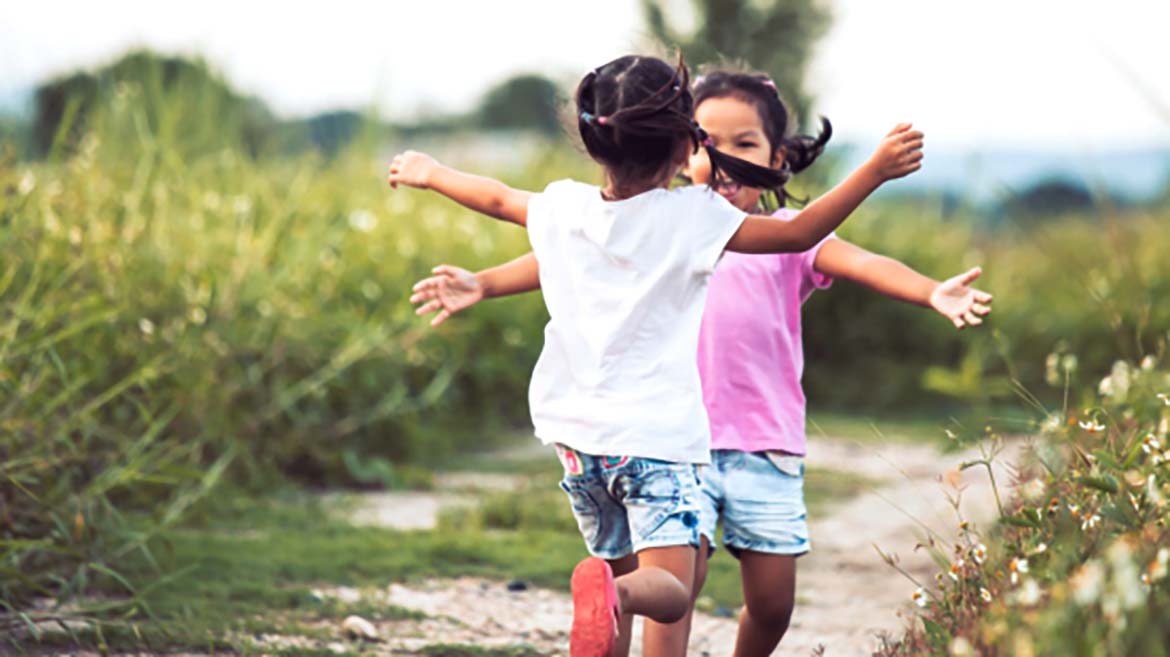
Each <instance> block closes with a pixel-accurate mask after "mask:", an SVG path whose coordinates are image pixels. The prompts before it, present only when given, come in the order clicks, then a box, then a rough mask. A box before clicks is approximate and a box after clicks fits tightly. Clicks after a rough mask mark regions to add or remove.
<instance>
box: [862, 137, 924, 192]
mask: <svg viewBox="0 0 1170 657" xmlns="http://www.w3.org/2000/svg"><path fill="white" fill-rule="evenodd" d="M912 127H913V126H912V125H911V124H909V123H899V124H898V125H896V126H894V129H893V130H891V131H890V132H889V134H887V135H886V136H885V138H884V139H882V142H881V143H880V144H878V147H877V150H876V151H874V154H873V156H872V157H870V158H869V162H868V166H869V167H870V168H871V169H872V171H873V172H874V175H876V176H877V177H878V180H881V181H883V182H885V181H887V180H893V179H895V178H901V177H902V176H906V175H909V174H911V173H913V172H915V171H917V170H919V169H921V168H922V141H923V134H922V132H920V131H918V130H911V128H912Z"/></svg>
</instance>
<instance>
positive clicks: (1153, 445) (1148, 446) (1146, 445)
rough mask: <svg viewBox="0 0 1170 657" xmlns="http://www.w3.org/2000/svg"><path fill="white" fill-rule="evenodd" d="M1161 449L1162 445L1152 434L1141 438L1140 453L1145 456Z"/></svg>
mask: <svg viewBox="0 0 1170 657" xmlns="http://www.w3.org/2000/svg"><path fill="white" fill-rule="evenodd" d="M1161 448H1162V445H1161V443H1159V442H1158V439H1157V438H1154V434H1152V433H1150V434H1146V437H1145V438H1142V451H1143V452H1145V453H1146V454H1149V453H1150V452H1152V451H1154V450H1158V449H1161Z"/></svg>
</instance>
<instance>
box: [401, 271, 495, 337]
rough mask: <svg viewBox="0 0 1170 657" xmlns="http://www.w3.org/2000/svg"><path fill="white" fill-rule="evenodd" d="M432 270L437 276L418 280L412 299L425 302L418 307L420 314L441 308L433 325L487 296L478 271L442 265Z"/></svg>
mask: <svg viewBox="0 0 1170 657" xmlns="http://www.w3.org/2000/svg"><path fill="white" fill-rule="evenodd" d="M431 273H433V274H434V276H431V277H430V278H424V279H423V280H421V281H419V282H418V283H415V284H414V294H412V295H411V297H410V302H411V303H421V304H423V305H421V306H419V308H418V309H417V310H415V311H414V314H416V315H425V314H427V313H432V312H435V311H436V310H437V311H439V314H437V315H435V317H434V319H432V320H431V326H438V325H439V324H442V323H443V322H444V321H446V320H447V318H448V317H450V316H451V315H453V314H455V313H457V312H459V311H460V310H463V309H464V308H470V307H471V306H474V305H475V304H477V303H479V302H480V301H481V300H482V299H483V286H481V285H480V284H479V280H478V279H477V278H476V277H475V274H473V273H471V272H469V271H467V270H466V269H460V268H459V267H451V266H448V265H440V266H438V267H435V268H434V269H433V270H431ZM424 302H425V303H424Z"/></svg>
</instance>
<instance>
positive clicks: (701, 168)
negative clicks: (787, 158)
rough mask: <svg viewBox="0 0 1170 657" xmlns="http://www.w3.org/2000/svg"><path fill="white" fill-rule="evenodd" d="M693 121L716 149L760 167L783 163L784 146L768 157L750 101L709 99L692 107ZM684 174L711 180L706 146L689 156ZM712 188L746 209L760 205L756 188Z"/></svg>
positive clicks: (768, 148)
mask: <svg viewBox="0 0 1170 657" xmlns="http://www.w3.org/2000/svg"><path fill="white" fill-rule="evenodd" d="M695 120H696V121H698V122H699V125H701V126H702V127H703V129H704V130H706V131H707V135H708V136H709V137H710V138H711V141H712V142H713V143H714V144H715V148H718V149H719V150H721V151H723V152H724V153H727V154H728V155H734V156H736V157H738V158H740V159H743V160H747V161H748V162H751V163H752V164H758V165H760V166H762V167H771V168H778V167H779V166H780V165H781V164H783V163H784V149H783V148H781V149H778V150H777V151H776V157H775V158H773V157H771V155H772V144H770V143H769V142H768V137H767V133H765V132H764V122H763V120H761V119H760V113H759V112H758V111H756V108H755V106H754V105H752V104H751V103H749V102H745V101H743V100H740V99H739V98H736V97H734V96H723V97H719V98H708V99H707V100H704V101H703V102H702V103H700V104H699V106H698V107H696V108H695ZM683 173H684V175H686V176H687V177H688V178H690V179H691V181H692V182H693V183H694V184H696V185H706V184H708V183H709V182H710V181H711V162H710V160H709V159H708V158H707V151H706V149H703V148H700V149H699V150H698V151H697V152H696V153H694V154H693V155H691V156H690V159H689V160H688V161H687V164H686V167H684V169H683ZM715 191H717V192H719V194H721V195H722V196H723V197H724V198H726V199H727V200H728V201H731V204H732V205H734V206H735V207H737V208H739V209H741V210H744V211H746V212H750V211H752V210H755V209H756V208H757V207H758V205H759V201H760V193H761V190H760V189H759V188H757V187H744V186H742V185H739V184H737V183H732V182H723V183H721V184H720V185H719V186H718V187H716V188H715Z"/></svg>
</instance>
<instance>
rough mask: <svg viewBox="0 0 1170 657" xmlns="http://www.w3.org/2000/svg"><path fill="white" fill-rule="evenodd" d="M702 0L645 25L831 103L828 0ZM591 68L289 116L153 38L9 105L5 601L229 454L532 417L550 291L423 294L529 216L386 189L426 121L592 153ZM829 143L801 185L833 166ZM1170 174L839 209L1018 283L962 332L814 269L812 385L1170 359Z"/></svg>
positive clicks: (308, 474)
mask: <svg viewBox="0 0 1170 657" xmlns="http://www.w3.org/2000/svg"><path fill="white" fill-rule="evenodd" d="M694 7H695V8H696V12H697V13H696V16H699V17H700V18H702V20H699V21H698V22H697V23H696V24H697V25H699V26H700V27H697V28H694V29H692V30H689V31H688V30H685V29H683V28H681V27H678V26H675V25H673V24H671V23H670V22H669V21H668V20H667V19H666V16H667V13H666V12H665V11H664V9H663V5H662V4H661V3H659V2H652V1H650V0H647V1H646V3H645V11H646V18H647V25H648V26H649V28H650V31H651V33H652V34H653V35H655V37H656V38H657V39H659V40H661V41H662V42H663V43H665V44H667V45H671V46H679V47H681V48H682V51H683V52H684V53H685V54H686V56H687V58H688V60H689V61H690V62H691V63H692V64H701V63H706V62H713V61H718V60H721V59H725V58H731V59H744V60H747V61H751V62H753V63H754V64H756V65H757V66H759V67H760V68H761V69H763V70H766V71H768V72H769V73H770V74H772V75H773V76H774V78H775V79H776V80H777V82H778V84H779V86H780V87H781V88H782V89H785V90H791V91H790V92H789V97H790V100H792V101H794V103H795V104H796V105H797V107H806V106H807V103H808V97H807V95H806V92H805V91H804V86H803V78H802V77H801V75H802V74H803V71H804V64H805V62H806V61H807V59H808V55H809V49H810V47H811V45H812V44H813V43H815V40H816V37H817V35H819V34H820V33H821V32H823V30H824V29H825V27H826V26H827V24H828V20H829V17H828V14H827V13H826V12H825V11H823V10H822V9H821V8H820V7H821V5H820V4H819V3H814V2H763V3H738V2H696V3H694ZM778 34H780V35H787V36H784V38H777V35H778ZM745 35H746V36H745ZM765 37H766V38H765ZM776 43H781V44H784V45H783V47H782V48H775V47H774V46H775V44H776ZM568 91H569V90H568V88H567V87H566V85H564V84H562V83H561V82H559V81H554V80H549V79H547V78H543V77H541V76H537V75H531V74H520V75H518V76H517V77H515V78H512V79H510V80H507V81H505V82H503V83H501V84H500V85H499V86H498V87H497V88H495V89H493V90H491V91H489V92H488V93H487V94H486V95H485V96H484V98H483V101H482V103H481V104H480V106H479V107H477V108H475V109H473V110H472V111H470V112H468V113H465V114H462V115H449V116H440V115H436V116H431V117H428V118H425V119H423V120H420V121H417V122H414V123H412V124H409V125H406V124H394V123H387V122H384V121H381V120H379V119H376V118H375V117H374V114H373V113H372V112H359V111H354V110H338V111H334V112H329V113H325V114H321V115H318V116H314V117H308V118H298V119H282V118H279V117H277V116H275V115H274V114H273V113H272V112H271V111H270V110H268V109H267V107H266V106H265V104H264V103H263V101H262V100H260V99H257V98H252V97H248V96H247V95H245V94H241V93H239V92H237V91H235V90H233V89H232V88H231V87H230V86H229V85H228V84H227V83H226V82H225V81H224V79H223V77H222V76H220V75H219V74H218V73H217V72H216V71H215V70H214V69H212V68H211V67H210V66H208V64H207V63H206V62H203V61H199V60H192V59H185V58H181V57H174V56H168V55H160V54H156V53H150V52H142V51H140V52H133V53H130V54H128V55H126V56H125V57H123V58H121V59H119V60H117V61H115V62H113V63H112V64H109V65H107V66H104V67H101V68H98V69H96V70H87V71H77V72H75V73H71V74H69V75H66V76H63V77H61V78H58V79H55V80H51V81H47V82H45V83H44V84H43V85H42V86H41V87H40V88H39V89H38V90H37V92H36V94H35V107H34V109H33V112H32V113H31V115H30V116H29V117H24V118H22V117H8V118H4V119H3V120H2V121H0V252H2V253H3V254H4V256H3V258H2V259H0V601H2V603H3V605H4V606H15V605H18V604H20V603H21V602H22V601H27V600H28V599H29V598H30V597H34V596H40V595H68V594H80V593H84V591H85V590H86V581H87V578H88V577H90V576H94V573H97V572H104V571H102V569H110V568H112V567H113V566H114V565H115V564H116V563H117V561H118V559H119V558H120V557H121V556H123V555H125V554H126V553H127V552H128V551H132V550H137V549H143V546H144V545H145V543H146V541H147V540H149V537H150V533H151V531H157V530H159V529H161V528H165V527H167V526H169V525H171V524H173V523H175V522H177V521H179V519H181V518H182V517H183V516H184V514H185V513H186V512H187V510H188V509H190V508H191V507H192V506H193V505H197V504H198V503H199V501H200V500H201V499H202V498H203V497H205V496H206V495H207V494H208V492H209V491H212V490H215V489H216V487H217V486H221V485H223V484H224V482H230V484H231V485H232V486H240V487H243V488H244V489H250V490H258V489H261V488H263V487H265V486H268V485H270V484H272V483H273V482H277V481H287V480H290V479H291V480H293V481H296V482H298V483H303V484H308V485H312V486H339V485H341V486H357V487H396V486H397V487H401V486H411V485H418V484H425V482H426V476H425V474H419V473H420V472H424V471H425V468H426V467H428V466H432V465H434V464H435V463H438V462H441V461H443V460H444V459H447V458H450V457H452V456H453V455H456V454H459V453H462V452H469V451H480V450H485V449H489V448H491V447H492V446H494V445H497V444H498V443H499V442H500V441H502V440H505V439H506V437H507V436H509V435H510V434H511V433H512V432H514V431H515V430H517V429H520V430H523V429H525V428H526V427H527V417H528V415H527V406H526V389H527V381H528V377H529V373H530V369H531V367H532V365H533V363H534V362H535V359H536V356H537V354H538V353H539V350H540V347H541V343H542V328H543V325H544V322H545V321H546V319H547V316H546V314H545V310H544V307H543V304H542V302H541V299H540V297H539V295H528V296H525V297H523V298H519V299H511V300H505V301H498V302H492V303H487V304H483V305H482V306H480V307H477V308H475V309H474V310H472V311H469V312H467V313H464V315H463V316H460V317H458V318H456V319H455V320H453V321H451V322H449V323H447V324H446V325H445V327H444V328H443V329H442V330H439V331H433V330H431V329H429V328H428V327H427V324H426V322H425V321H423V320H420V319H418V318H416V317H415V316H414V314H413V309H412V308H411V307H410V305H409V303H408V302H407V297H408V290H409V288H410V286H411V284H412V283H413V282H414V281H416V280H417V279H418V278H420V277H422V276H424V275H425V274H426V273H427V272H428V271H429V270H430V268H431V267H432V266H434V265H435V264H438V263H442V262H446V263H452V264H458V265H460V266H463V267H467V268H472V269H474V268H479V267H484V266H488V265H492V264H496V263H499V262H502V261H504V260H506V259H510V258H512V257H514V256H516V255H518V254H520V253H522V252H524V251H525V250H527V248H528V247H527V240H526V236H525V235H524V233H523V232H522V231H519V230H515V229H513V228H509V227H507V226H503V225H495V224H493V223H490V222H487V221H485V220H484V219H482V218H479V217H475V216H473V215H471V214H470V213H468V212H466V211H464V210H462V209H461V208H459V207H458V206H456V205H454V204H453V203H450V202H448V201H445V200H443V199H440V198H438V197H437V196H435V195H430V194H425V193H421V192H413V191H405V190H401V191H397V192H392V191H390V190H389V189H388V188H386V187H385V185H384V183H383V182H382V180H383V174H384V161H385V159H386V156H387V155H388V154H389V153H391V152H392V151H393V150H395V149H397V148H398V147H399V146H401V145H403V144H410V145H411V146H413V147H423V148H430V149H432V150H434V151H435V152H437V153H438V154H439V155H440V156H441V157H444V158H450V159H451V161H452V162H453V163H454V164H458V165H463V166H468V167H474V168H476V169H477V170H478V171H482V172H483V173H486V174H491V175H496V176H499V177H501V178H502V179H504V180H505V181H507V182H508V183H510V184H513V185H515V186H518V187H521V188H526V189H533V190H539V189H542V188H543V187H544V186H545V185H546V184H547V183H548V182H550V181H552V180H556V179H559V178H563V177H569V176H572V177H576V178H581V179H594V178H595V177H596V175H597V173H596V171H595V168H594V167H593V166H592V164H591V163H590V162H588V160H587V158H585V157H583V156H582V155H581V154H580V153H579V152H577V151H576V150H575V149H574V148H573V146H572V145H571V142H572V139H570V138H566V137H565V135H564V134H563V132H562V131H561V129H560V128H559V127H558V126H559V125H560V123H559V118H558V116H559V113H560V111H561V108H562V107H563V103H564V102H565V98H566V97H567V92H568ZM485 153H486V154H485ZM835 161H839V160H835V159H834V158H832V157H830V158H829V159H827V160H826V161H825V162H824V163H822V164H819V165H817V167H814V169H813V170H812V171H810V172H809V174H807V175H803V176H802V177H801V178H798V179H797V181H796V182H795V183H794V186H795V188H796V189H795V191H796V192H797V193H798V194H816V193H819V192H820V191H822V190H823V189H824V188H825V185H826V184H827V183H829V182H831V181H832V180H833V179H834V178H837V177H840V176H841V175H843V174H844V173H845V172H844V171H842V170H840V166H835V165H834V162H835ZM1167 198H1170V187H1168V188H1167V192H1165V193H1163V194H1162V196H1161V197H1160V198H1158V199H1155V200H1153V201H1149V202H1144V203H1138V202H1128V201H1119V200H1113V199H1109V198H1107V197H1103V196H1102V195H1099V194H1093V193H1089V192H1088V191H1086V190H1084V189H1083V188H1082V187H1080V186H1077V185H1075V184H1072V183H1067V182H1064V181H1059V180H1057V181H1047V182H1044V183H1042V184H1040V185H1038V186H1036V187H1035V188H1033V189H1025V190H1019V191H1018V192H1016V193H1011V194H1006V195H1005V196H1004V197H1003V198H1001V199H999V200H998V201H997V202H995V203H994V204H990V205H989V204H983V205H978V206H977V205H974V204H971V203H968V202H967V201H966V200H965V199H962V198H956V197H954V196H953V195H951V194H944V193H938V194H934V193H924V194H898V195H889V194H888V195H885V196H883V197H881V198H878V199H875V200H873V201H872V202H870V203H867V204H866V205H865V206H864V207H863V209H861V210H859V211H858V213H857V216H856V217H855V218H854V219H852V220H851V221H850V222H849V224H848V225H847V226H846V227H845V228H844V229H843V230H842V231H841V234H842V235H843V236H844V237H847V238H849V239H851V240H853V241H855V242H857V243H858V244H860V245H862V246H864V247H865V248H868V249H871V250H873V251H876V252H879V253H883V254H887V255H890V256H893V257H895V258H899V259H902V260H904V261H906V262H907V263H909V264H910V265H912V266H914V267H916V268H918V269H920V270H921V271H923V272H925V273H927V274H929V275H931V276H934V277H936V278H940V279H941V278H945V277H949V276H952V275H955V274H957V273H959V272H961V271H963V270H965V269H966V268H968V267H971V266H974V265H982V266H983V267H984V269H985V271H986V276H985V278H984V279H982V280H981V281H980V283H979V284H980V286H981V287H983V288H984V289H987V290H989V291H991V292H993V293H994V294H995V295H996V301H995V310H994V313H993V315H992V316H991V319H990V321H989V322H988V324H987V326H985V327H982V328H979V329H975V330H968V331H967V332H964V333H957V332H955V331H954V330H953V328H952V327H951V326H950V324H949V323H948V322H947V321H946V320H944V319H942V318H940V317H938V316H936V315H934V314H932V313H931V312H929V311H924V310H921V309H917V308H913V307H909V306H905V305H900V304H897V303H894V302H891V301H889V300H886V299H884V298H881V297H878V296H876V295H874V294H872V293H870V292H868V291H866V290H863V289H859V288H857V287H856V286H851V285H849V284H845V283H837V284H836V285H834V287H833V288H832V289H831V290H829V291H825V292H821V293H818V294H816V295H814V297H813V298H812V300H811V301H810V302H809V303H808V304H807V305H806V306H805V315H806V317H805V327H806V333H805V343H806V351H807V363H808V366H807V370H808V371H807V373H806V376H805V384H806V388H807V390H808V392H809V397H810V403H811V406H812V408H813V409H838V410H845V411H851V412H866V413H890V414H902V415H905V414H925V415H929V416H930V417H942V416H945V415H946V414H948V413H960V412H961V413H971V412H978V413H985V412H989V411H991V410H992V409H994V408H995V407H996V406H997V405H999V404H1003V403H1011V402H1012V400H1013V397H1014V395H1015V394H1016V392H1015V390H1016V389H1017V388H1019V387H1023V388H1026V389H1027V390H1029V391H1031V392H1032V393H1033V394H1035V395H1036V396H1037V397H1039V398H1040V399H1041V400H1043V401H1045V402H1047V403H1051V404H1054V405H1055V404H1059V403H1060V401H1061V397H1062V396H1063V394H1064V386H1065V384H1066V383H1070V384H1071V386H1072V390H1073V391H1074V394H1080V393H1081V392H1082V391H1085V390H1089V389H1091V388H1093V387H1095V386H1096V382H1097V381H1098V380H1099V379H1100V377H1101V376H1103V375H1104V374H1105V373H1107V372H1108V371H1109V369H1110V367H1111V366H1112V363H1113V362H1114V361H1115V360H1116V359H1118V358H1126V359H1129V360H1132V361H1135V362H1136V361H1137V360H1138V359H1140V358H1141V357H1142V356H1144V355H1147V354H1156V355H1158V356H1160V357H1161V356H1163V355H1164V352H1165V346H1166V341H1167V337H1168V330H1170V306H1168V305H1167V304H1165V303H1159V301H1160V300H1164V299H1167V298H1170V267H1167V266H1166V260H1165V254H1166V253H1167V251H1170V209H1168V207H1167V203H1166V199H1167ZM1017 428H1018V429H1019V430H1026V429H1027V428H1028V427H1026V426H1020V427H1017ZM128 514H133V515H134V516H135V517H136V518H140V517H141V516H143V515H145V516H146V517H149V518H150V519H151V522H152V523H153V524H151V525H150V526H151V527H153V528H154V529H153V530H145V531H144V530H143V525H142V523H141V522H140V521H136V522H129V521H127V517H128Z"/></svg>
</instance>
